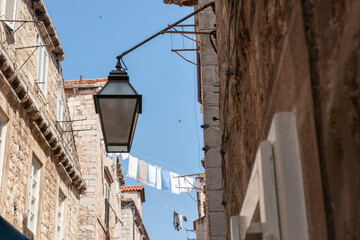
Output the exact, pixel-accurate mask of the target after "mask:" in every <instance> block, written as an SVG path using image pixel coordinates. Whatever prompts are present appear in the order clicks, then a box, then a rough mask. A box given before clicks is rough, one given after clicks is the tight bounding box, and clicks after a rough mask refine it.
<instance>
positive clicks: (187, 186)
mask: <svg viewBox="0 0 360 240" xmlns="http://www.w3.org/2000/svg"><path fill="white" fill-rule="evenodd" d="M179 183H180V193H182V192H191V191H192V190H194V178H191V177H181V178H179Z"/></svg>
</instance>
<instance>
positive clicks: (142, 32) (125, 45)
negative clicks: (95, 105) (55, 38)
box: [45, 0, 203, 240]
mask: <svg viewBox="0 0 360 240" xmlns="http://www.w3.org/2000/svg"><path fill="white" fill-rule="evenodd" d="M45 4H46V7H47V9H48V11H49V13H50V16H51V18H52V19H53V20H54V23H55V26H56V30H57V33H58V35H59V38H60V40H61V43H62V45H63V47H64V49H65V54H66V56H65V60H64V61H63V62H62V67H63V74H64V79H65V80H75V79H79V77H80V75H83V76H84V79H89V78H103V77H106V76H108V74H109V72H110V71H111V70H113V69H114V66H115V64H116V59H115V57H116V56H117V55H119V54H120V53H122V52H124V51H125V50H127V49H129V48H131V47H132V46H134V45H135V44H137V43H139V42H141V41H142V40H144V39H145V38H147V37H149V36H151V35H152V34H154V33H156V32H158V31H159V30H161V29H162V28H164V27H166V26H167V25H168V24H171V23H173V22H175V21H177V20H179V19H180V18H182V17H184V16H185V15H187V14H189V13H191V12H192V11H193V9H192V8H188V7H178V6H175V5H167V4H164V3H163V2H162V0H152V1H149V0H128V1H124V0H106V1H101V4H100V1H95V0H76V1H74V0H61V1H59V0H45ZM192 21H193V19H190V20H189V21H187V22H184V23H187V24H192V23H193V22H192ZM172 47H173V48H174V49H179V48H184V47H185V48H195V45H194V43H193V42H192V41H189V40H186V39H183V38H182V37H181V36H179V35H173V36H172V38H171V36H170V35H169V34H168V35H161V36H159V37H157V38H156V39H154V40H152V41H150V42H149V43H147V44H146V45H144V46H142V47H140V48H138V49H137V50H135V51H133V52H131V53H129V54H128V55H126V56H125V57H124V61H125V63H126V65H127V67H128V74H129V76H130V82H131V84H132V85H133V86H134V88H135V89H136V90H137V91H138V93H139V94H142V95H143V113H142V115H141V116H140V118H139V121H138V124H137V128H136V133H135V137H134V142H133V147H132V151H131V154H132V155H134V156H136V157H139V158H141V159H143V160H145V161H147V162H149V163H151V164H153V165H157V166H160V167H163V168H165V169H168V170H171V171H173V172H176V173H179V174H192V173H199V172H200V171H202V168H201V167H200V159H201V157H202V156H203V152H202V151H201V148H202V146H203V144H202V142H203V137H202V131H201V130H200V128H199V126H200V125H201V124H202V116H201V114H200V105H199V104H198V103H197V101H196V88H195V86H194V84H195V82H196V68H195V66H194V65H192V64H190V63H188V62H185V61H184V60H183V59H181V58H180V57H179V56H177V55H176V54H175V53H172V52H171V48H172ZM185 56H186V57H187V58H189V59H190V60H194V56H195V55H194V53H193V52H188V53H187V54H186V55H185ZM164 163H165V164H166V165H165V164H164ZM122 164H123V166H122V167H123V171H124V173H125V174H126V173H127V167H128V162H127V161H125V162H124V161H122ZM167 165H168V166H167ZM169 166H171V167H169ZM136 184H138V183H137V182H136V181H135V180H133V179H129V178H127V177H126V185H136ZM145 195H146V202H145V203H144V208H143V209H144V210H143V220H144V222H145V226H146V228H147V231H148V233H149V235H150V238H151V239H153V240H158V239H160V240H161V239H166V240H167V239H174V240H176V239H186V237H187V236H189V237H190V238H194V237H195V236H194V234H192V233H188V235H187V234H186V231H185V229H183V230H181V231H180V232H177V231H175V230H174V228H173V226H172V213H173V211H174V210H175V211H178V212H179V213H181V214H183V215H186V216H187V217H188V223H185V224H184V228H187V229H192V228H193V225H192V221H194V220H195V219H197V205H196V202H195V201H194V200H192V199H191V198H190V197H189V196H188V195H187V194H185V193H183V194H181V195H174V194H171V193H169V192H163V191H159V190H157V189H155V188H152V187H148V186H145ZM191 195H192V197H193V198H196V195H195V193H194V192H193V193H192V194H191Z"/></svg>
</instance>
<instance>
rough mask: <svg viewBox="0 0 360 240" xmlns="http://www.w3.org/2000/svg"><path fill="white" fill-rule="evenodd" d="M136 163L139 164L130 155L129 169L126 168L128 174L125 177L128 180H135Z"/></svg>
mask: <svg viewBox="0 0 360 240" xmlns="http://www.w3.org/2000/svg"><path fill="white" fill-rule="evenodd" d="M138 162H139V159H138V158H136V157H133V156H131V155H130V156H129V168H128V173H127V176H128V177H129V178H133V179H136V173H137V168H138Z"/></svg>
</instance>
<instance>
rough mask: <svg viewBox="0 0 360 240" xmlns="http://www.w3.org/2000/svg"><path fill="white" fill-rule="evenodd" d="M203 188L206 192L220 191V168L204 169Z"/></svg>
mask: <svg viewBox="0 0 360 240" xmlns="http://www.w3.org/2000/svg"><path fill="white" fill-rule="evenodd" d="M205 171H206V174H205V186H206V190H207V191H211V190H220V189H222V173H221V167H206V169H205Z"/></svg>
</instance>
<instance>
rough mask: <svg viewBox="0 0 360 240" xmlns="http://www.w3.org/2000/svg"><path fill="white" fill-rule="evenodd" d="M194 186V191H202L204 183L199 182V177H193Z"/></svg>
mask: <svg viewBox="0 0 360 240" xmlns="http://www.w3.org/2000/svg"><path fill="white" fill-rule="evenodd" d="M194 186H195V190H196V192H203V191H204V186H205V183H203V182H200V180H199V179H195V182H194Z"/></svg>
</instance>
